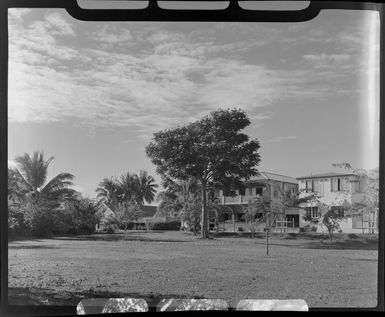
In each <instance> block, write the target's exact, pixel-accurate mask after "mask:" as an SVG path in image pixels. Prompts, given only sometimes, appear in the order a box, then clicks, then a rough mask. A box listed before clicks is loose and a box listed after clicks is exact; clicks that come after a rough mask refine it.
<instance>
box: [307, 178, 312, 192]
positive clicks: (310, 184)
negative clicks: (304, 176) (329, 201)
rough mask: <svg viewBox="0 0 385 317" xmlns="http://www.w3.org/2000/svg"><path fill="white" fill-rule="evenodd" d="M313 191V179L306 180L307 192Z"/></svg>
mask: <svg viewBox="0 0 385 317" xmlns="http://www.w3.org/2000/svg"><path fill="white" fill-rule="evenodd" d="M312 191H313V181H312V180H310V179H309V180H307V181H306V192H307V193H311V192H312Z"/></svg>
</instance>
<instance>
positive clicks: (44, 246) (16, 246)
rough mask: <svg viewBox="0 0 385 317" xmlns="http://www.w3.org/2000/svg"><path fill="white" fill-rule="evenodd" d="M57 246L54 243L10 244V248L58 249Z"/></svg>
mask: <svg viewBox="0 0 385 317" xmlns="http://www.w3.org/2000/svg"><path fill="white" fill-rule="evenodd" d="M57 248H58V247H57V246H54V245H9V246H8V249H9V250H11V249H13V250H21V249H25V250H33V249H57Z"/></svg>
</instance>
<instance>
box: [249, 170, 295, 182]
mask: <svg viewBox="0 0 385 317" xmlns="http://www.w3.org/2000/svg"><path fill="white" fill-rule="evenodd" d="M261 180H274V181H278V182H284V183H290V184H297V183H298V181H297V180H296V179H295V178H294V177H290V176H285V175H280V174H275V173H270V172H259V175H258V176H253V177H251V178H250V179H249V181H261Z"/></svg>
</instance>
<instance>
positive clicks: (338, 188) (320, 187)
mask: <svg viewBox="0 0 385 317" xmlns="http://www.w3.org/2000/svg"><path fill="white" fill-rule="evenodd" d="M297 180H298V189H299V191H300V193H301V194H300V197H305V196H306V195H309V194H311V193H314V194H316V196H317V197H318V201H319V202H321V203H323V204H325V205H326V206H327V207H328V208H334V209H336V210H337V211H338V213H339V216H340V217H341V221H340V226H341V230H342V232H350V233H353V232H357V233H360V232H362V230H363V229H365V228H367V227H368V226H369V224H368V223H367V222H366V221H364V220H362V221H358V222H357V221H355V218H354V217H351V216H350V217H345V216H346V215H344V212H345V210H346V208H347V207H349V206H351V205H353V204H354V203H360V202H363V200H364V198H365V188H364V184H363V182H362V181H361V178H360V176H359V175H356V174H353V173H345V174H344V173H334V172H331V173H324V174H312V175H308V176H302V177H297ZM301 207H302V209H303V210H302V211H301V210H300V214H301V215H300V217H299V218H300V227H301V228H302V227H305V226H307V225H309V223H308V222H306V221H304V219H303V217H302V216H303V215H307V216H308V217H312V218H317V217H319V216H320V210H319V207H318V202H317V201H310V202H307V203H304V204H302V205H301ZM361 218H362V217H361Z"/></svg>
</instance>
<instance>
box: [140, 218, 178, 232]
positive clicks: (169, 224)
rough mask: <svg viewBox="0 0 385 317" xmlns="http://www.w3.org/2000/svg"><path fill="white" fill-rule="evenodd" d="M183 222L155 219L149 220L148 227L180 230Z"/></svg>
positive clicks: (149, 228) (150, 228)
mask: <svg viewBox="0 0 385 317" xmlns="http://www.w3.org/2000/svg"><path fill="white" fill-rule="evenodd" d="M180 226H181V222H180V221H179V220H172V221H163V222H160V221H155V222H148V223H147V229H148V230H180Z"/></svg>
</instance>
